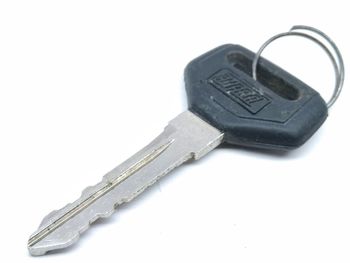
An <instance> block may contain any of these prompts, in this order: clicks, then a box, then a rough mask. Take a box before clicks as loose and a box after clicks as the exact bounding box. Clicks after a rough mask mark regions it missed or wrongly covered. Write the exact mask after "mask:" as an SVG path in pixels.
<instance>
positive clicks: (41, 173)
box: [0, 0, 350, 263]
mask: <svg viewBox="0 0 350 263" xmlns="http://www.w3.org/2000/svg"><path fill="white" fill-rule="evenodd" d="M346 3H347V2H346V1H295V0H294V1H268V0H265V1H234V0H230V1H218V0H216V1H171V2H170V1H150V0H147V1H71V0H69V1H1V2H0V125H1V126H0V176H1V191H0V197H1V198H0V209H1V212H0V213H1V219H0V220H1V221H0V235H1V236H0V252H1V253H0V262H84V260H85V261H86V260H89V262H93V261H95V262H112V261H113V262H123V263H126V262H269V263H273V262H279V263H280V262H294V263H295V262H337V263H340V262H350V250H349V246H350V211H349V205H350V190H349V189H350V178H349V168H348V165H349V164H348V160H349V158H348V149H349V142H348V139H349V125H348V122H349V99H350V98H349V89H348V88H349V87H348V86H347V82H345V86H344V92H343V93H342V94H341V97H340V98H339V101H338V102H337V103H336V104H335V105H334V107H333V108H332V109H331V111H330V114H329V115H330V116H329V118H328V120H327V121H326V123H325V124H324V125H323V126H322V128H321V129H320V130H319V131H318V132H317V133H316V134H315V135H314V136H313V138H312V139H311V140H309V141H308V142H307V143H306V144H305V145H304V146H302V147H301V148H299V149H297V150H295V151H292V152H290V153H287V154H276V153H274V154H273V153H268V152H262V151H255V150H246V149H242V148H235V147H232V148H224V149H217V150H215V151H213V152H212V153H210V154H209V155H208V156H206V157H205V158H203V159H202V160H200V161H198V162H192V163H190V164H187V165H184V166H183V167H181V168H179V169H177V170H176V171H174V172H173V173H171V174H170V175H168V176H167V177H166V178H163V179H162V180H161V181H160V182H159V183H157V184H156V185H155V186H153V187H152V188H151V189H150V190H148V191H147V192H146V193H144V194H143V195H142V196H140V197H139V198H138V199H137V200H134V201H133V202H132V203H130V204H127V205H123V206H122V207H121V208H120V209H119V210H118V212H117V213H115V214H114V215H113V216H112V217H110V218H109V219H107V220H100V221H99V222H98V223H96V224H95V225H94V226H93V227H92V228H91V229H90V230H89V231H87V232H85V233H84V234H83V235H82V237H81V239H80V241H79V242H78V243H77V244H76V245H74V246H73V247H71V248H70V249H67V250H64V251H61V252H60V253H54V254H50V255H46V256H44V257H39V258H33V257H31V256H30V255H29V253H28V251H27V247H26V246H27V240H28V237H29V235H30V234H31V233H32V232H33V231H34V230H35V229H36V227H37V226H38V225H39V223H40V221H41V219H42V218H43V217H44V216H45V215H46V214H47V213H49V212H50V211H52V210H54V209H58V208H60V207H62V206H64V205H65V204H66V203H68V202H71V201H74V200H75V199H76V198H78V197H79V195H80V193H81V191H82V190H83V189H84V188H85V187H86V186H88V185H92V184H95V183H96V182H98V181H99V180H100V179H101V177H102V175H103V174H105V173H106V172H108V171H109V170H111V169H112V168H114V167H115V166H116V165H118V164H119V163H120V162H122V161H123V160H125V159H126V158H128V157H129V156H130V155H132V154H133V153H134V152H136V151H137V150H138V149H140V148H141V147H143V146H144V145H146V144H147V143H148V142H149V141H150V140H151V139H153V137H155V136H156V135H157V134H158V133H160V132H161V131H162V129H163V127H164V126H165V125H166V123H167V121H168V120H170V119H171V118H173V117H175V116H176V115H177V114H179V113H180V112H182V111H184V110H185V109H186V107H187V104H186V94H185V91H184V83H183V69H184V67H185V66H186V64H187V63H188V62H189V61H190V60H191V59H193V58H195V57H196V56H198V55H200V54H202V53H204V52H206V51H208V50H210V49H212V48H214V47H216V46H218V45H221V44H225V43H237V44H241V45H244V46H245V47H247V48H249V49H251V50H255V51H256V50H257V49H258V48H259V46H260V45H261V44H262V43H263V42H264V41H265V40H266V39H267V38H269V37H270V36H272V35H274V34H276V33H279V32H283V31H287V30H288V29H289V28H290V27H291V26H292V25H295V24H306V25H310V26H315V27H317V28H319V29H321V30H323V31H324V32H326V33H327V34H329V35H330V36H331V37H332V38H333V39H334V41H335V42H336V43H337V44H338V46H339V48H340V50H341V51H342V52H343V56H344V60H345V63H346V62H349V61H350V54H349V46H350V40H349V34H348V26H347V24H348V23H349V8H348V7H347V6H346ZM264 56H265V57H267V58H269V59H271V60H272V61H274V62H276V63H278V64H279V65H282V66H283V67H285V68H286V69H288V70H289V71H291V72H292V73H293V74H295V75H296V76H298V77H299V78H300V79H302V80H304V81H305V82H306V83H308V84H310V85H311V86H312V87H314V88H315V89H317V90H319V91H320V93H321V94H322V95H323V96H324V97H325V99H328V98H329V96H330V94H331V91H332V88H333V85H334V76H333V75H332V74H333V71H332V67H331V64H330V62H329V59H328V58H327V56H326V55H325V54H324V53H323V52H322V51H321V50H320V48H318V47H317V46H315V45H314V44H312V43H309V41H308V40H305V39H295V38H288V39H283V40H281V41H279V42H276V43H275V44H273V45H271V47H269V48H268V50H267V51H266V52H265V53H264ZM346 65H347V64H346Z"/></svg>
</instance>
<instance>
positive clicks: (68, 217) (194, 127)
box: [28, 45, 328, 256]
mask: <svg viewBox="0 0 350 263" xmlns="http://www.w3.org/2000/svg"><path fill="white" fill-rule="evenodd" d="M253 58H254V53H252V52H251V51H249V50H247V49H245V48H243V47H241V46H238V45H224V46H220V47H218V48H216V49H214V50H211V51H209V52H207V53H205V54H204V55H202V56H200V57H198V58H196V59H194V60H193V61H192V62H190V63H189V64H188V65H187V67H186V69H185V86H186V92H187V96H188V105H189V109H188V110H187V111H185V112H183V113H181V114H180V115H178V116H177V117H176V118H174V119H173V120H171V121H170V122H169V124H168V125H167V126H166V127H165V129H164V131H163V133H161V134H160V135H159V136H158V137H156V138H155V139H154V140H153V141H152V142H151V143H150V144H149V145H147V146H146V147H145V148H143V149H141V150H140V151H139V152H137V153H136V154H135V155H133V156H132V157H131V158H129V159H128V160H126V161H125V162H123V163H122V164H120V165H119V166H117V167H116V168H115V169H113V170H112V171H110V172H109V173H107V174H106V175H105V176H104V177H103V179H102V181H101V182H100V183H98V184H96V185H94V186H91V187H88V188H86V189H85V190H84V191H83V192H82V194H81V196H80V198H79V199H78V200H76V201H75V202H73V203H70V204H68V205H66V206H65V207H63V208H61V209H60V210H57V211H53V212H51V213H50V214H48V215H47V216H46V217H45V218H44V219H43V220H42V222H41V224H40V226H39V228H38V230H37V231H35V232H34V233H33V234H32V235H31V236H30V238H29V241H28V249H29V252H30V254H31V255H35V256H38V255H43V254H45V253H46V252H48V251H51V250H56V249H62V248H66V247H68V246H70V245H71V244H73V243H74V242H76V241H77V240H78V239H79V236H80V235H81V234H82V233H83V232H84V231H86V230H87V229H88V228H89V226H90V225H91V224H92V223H93V222H94V221H95V220H97V219H98V218H104V217H108V216H110V215H111V214H112V213H113V212H114V211H115V210H116V208H117V207H118V206H119V205H120V204H122V203H124V202H129V201H131V200H132V199H134V198H135V197H136V196H138V195H139V194H141V193H142V192H143V191H144V190H145V189H146V188H147V187H149V186H151V185H152V184H154V183H155V182H156V181H157V180H159V179H160V178H161V177H162V176H164V175H166V174H167V173H169V172H170V171H172V170H173V169H174V168H176V167H178V166H180V165H181V164H182V163H184V162H186V161H188V160H190V159H194V160H198V159H200V158H201V157H203V156H204V155H206V154H207V153H209V152H210V151H211V150H213V149H214V148H216V147H217V146H219V145H220V144H221V143H223V142H225V143H227V144H232V145H242V146H246V147H254V148H264V149H272V150H276V149H277V150H289V149H294V148H297V147H299V146H301V145H302V144H303V143H304V142H306V141H307V139H309V138H310V137H311V136H312V135H313V134H314V133H315V132H316V130H317V129H318V128H319V127H320V126H321V125H322V123H323V122H324V121H325V119H326V118H327V113H328V109H327V106H326V103H325V102H324V100H323V99H322V98H321V96H320V95H319V94H318V93H317V92H316V91H315V90H313V89H312V88H310V87H309V86H307V85H306V84H304V83H303V82H301V81H300V80H298V79H297V78H295V77H294V76H292V75H290V74H289V73H287V72H286V71H284V70H283V69H281V68H279V67H278V66H276V65H274V64H272V63H271V62H269V61H267V60H265V59H261V60H260V64H259V70H258V76H259V82H258V81H255V80H254V79H253V78H252V77H251V75H252V72H251V65H252V60H253Z"/></svg>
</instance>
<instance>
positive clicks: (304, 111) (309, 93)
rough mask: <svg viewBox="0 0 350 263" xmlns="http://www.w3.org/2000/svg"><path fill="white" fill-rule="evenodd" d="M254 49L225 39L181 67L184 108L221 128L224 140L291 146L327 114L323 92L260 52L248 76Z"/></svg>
mask: <svg viewBox="0 0 350 263" xmlns="http://www.w3.org/2000/svg"><path fill="white" fill-rule="evenodd" d="M253 58H254V53H253V52H251V51H249V50H247V49H245V48H243V47H241V46H238V45H224V46H220V47H218V48H216V49H214V50H211V51H209V52H208V53H205V54H204V55H202V56H200V57H198V58H196V59H194V60H193V61H192V62H190V63H189V64H188V66H187V67H186V69H185V83H186V92H187V96H188V104H189V110H191V111H192V112H194V113H195V114H197V115H199V116H200V117H201V118H202V119H204V120H206V121H207V122H208V123H210V124H211V125H213V126H214V127H216V128H218V129H219V130H221V131H223V132H224V133H225V137H224V140H225V142H227V143H231V144H236V145H243V146H251V147H257V148H266V149H293V148H296V147H298V146H300V145H302V144H303V143H304V142H305V141H306V140H307V139H309V138H310V137H311V136H312V135H313V134H314V133H315V131H316V130H317V129H318V128H319V127H320V126H321V125H322V123H323V122H324V121H325V119H326V118H327V113H328V110H327V106H326V103H325V101H324V100H323V99H322V97H321V96H320V95H319V94H318V93H317V92H316V91H315V90H313V89H312V88H310V87H309V86H308V85H306V84H305V83H303V82H302V81H300V80H298V79H297V78H296V77H294V76H292V75H291V74H289V73H287V72H286V71H284V70H283V69H281V68H279V67H278V66H276V65H274V64H273V63H271V62H269V61H267V60H266V59H263V58H261V59H260V63H259V67H258V72H257V75H258V80H259V81H255V80H254V79H253V78H252V72H251V71H252V70H251V68H252V60H253Z"/></svg>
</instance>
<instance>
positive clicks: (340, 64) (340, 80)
mask: <svg viewBox="0 0 350 263" xmlns="http://www.w3.org/2000/svg"><path fill="white" fill-rule="evenodd" d="M295 30H306V31H311V32H313V33H315V34H317V35H318V36H320V37H322V38H323V39H324V40H325V41H326V42H328V44H329V45H330V46H331V47H332V49H333V51H334V53H335V56H333V53H332V52H331V51H330V50H329V49H328V47H327V46H326V45H325V44H323V43H322V42H321V41H320V40H318V39H317V38H315V37H313V36H311V35H309V34H306V33H302V32H295ZM285 36H300V37H304V38H307V39H310V40H311V41H313V42H315V43H316V44H318V45H319V46H320V47H321V48H322V49H323V50H324V51H325V52H326V54H327V55H328V57H329V58H330V60H331V62H332V64H333V68H334V71H335V77H336V78H335V88H334V91H333V94H332V97H331V98H330V100H329V101H328V102H327V107H328V109H329V108H330V107H331V106H332V105H333V104H334V103H335V101H336V100H337V99H338V97H339V95H340V92H341V90H342V87H343V84H344V61H343V57H342V55H341V53H340V51H339V49H338V47H337V45H336V44H335V43H334V42H333V41H332V39H331V38H330V37H328V36H327V35H326V34H325V33H323V32H322V31H320V30H318V29H316V28H313V27H309V26H300V25H298V26H293V27H292V28H291V29H290V30H289V31H288V32H285V33H280V34H277V35H275V36H273V37H271V38H269V39H268V40H267V41H266V42H265V43H264V44H263V45H262V46H261V47H260V49H259V51H258V52H257V53H256V54H255V57H254V60H253V64H252V74H253V78H254V79H255V80H257V74H256V71H257V66H258V62H259V59H260V56H261V54H262V52H263V51H264V49H265V48H266V47H267V46H268V45H269V44H271V43H272V42H273V41H275V40H277V39H279V38H281V37H285Z"/></svg>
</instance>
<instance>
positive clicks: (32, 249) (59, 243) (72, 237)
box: [28, 205, 118, 256]
mask: <svg viewBox="0 0 350 263" xmlns="http://www.w3.org/2000/svg"><path fill="white" fill-rule="evenodd" d="M67 206H69V205H67ZM67 206H66V207H67ZM117 206H118V205H113V206H112V207H110V209H108V211H104V212H96V215H95V216H94V217H93V218H91V219H90V220H89V221H87V224H84V225H82V226H81V227H80V229H78V230H77V231H76V232H69V235H67V236H65V237H64V240H62V239H61V240H59V239H48V240H47V239H45V238H44V239H43V240H41V241H39V242H38V243H37V244H35V245H33V246H28V250H29V253H30V254H31V255H32V256H42V255H45V254H46V253H47V252H49V251H52V250H58V249H64V248H67V247H69V246H71V245H72V244H74V243H75V242H77V241H78V240H79V238H80V236H81V235H82V234H83V233H84V232H85V231H86V230H88V229H89V228H90V226H91V225H92V224H93V223H94V222H95V221H96V220H98V219H100V218H107V217H109V216H111V215H112V214H113V213H114V212H115V211H116V208H117ZM63 209H64V208H62V209H60V210H55V211H52V212H51V213H49V214H48V215H47V216H45V218H44V219H43V221H42V223H41V226H42V225H45V224H47V223H49V222H50V220H52V217H54V216H55V215H56V214H57V213H58V212H60V211H61V210H63ZM39 228H40V227H39ZM60 238H62V236H61V237H60Z"/></svg>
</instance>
